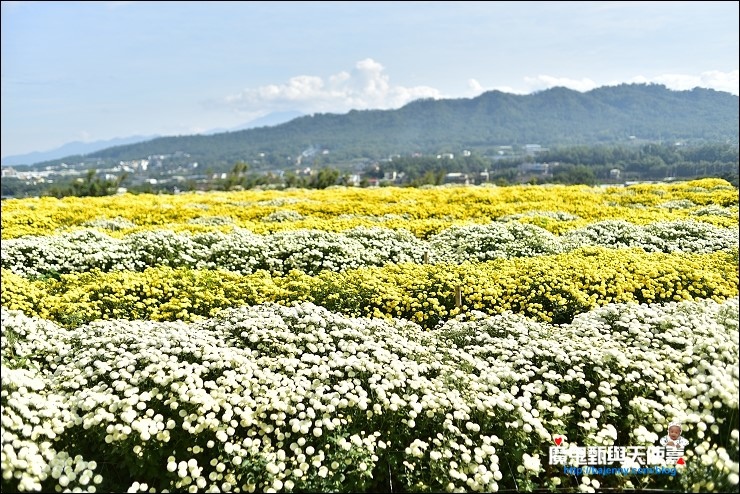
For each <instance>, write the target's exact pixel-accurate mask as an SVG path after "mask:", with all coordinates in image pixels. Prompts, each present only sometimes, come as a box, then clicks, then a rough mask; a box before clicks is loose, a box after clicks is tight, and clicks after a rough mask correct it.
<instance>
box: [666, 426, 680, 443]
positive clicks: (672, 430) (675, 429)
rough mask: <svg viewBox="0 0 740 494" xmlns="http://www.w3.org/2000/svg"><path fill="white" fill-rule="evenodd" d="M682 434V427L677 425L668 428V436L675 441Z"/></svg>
mask: <svg viewBox="0 0 740 494" xmlns="http://www.w3.org/2000/svg"><path fill="white" fill-rule="evenodd" d="M680 435H681V428H680V427H679V426H677V425H674V426H671V427H669V428H668V437H670V438H671V440H672V441H675V440H676V439H678V436H680Z"/></svg>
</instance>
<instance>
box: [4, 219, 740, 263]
mask: <svg viewBox="0 0 740 494" xmlns="http://www.w3.org/2000/svg"><path fill="white" fill-rule="evenodd" d="M739 234H740V230H738V228H719V227H715V226H713V225H710V224H707V223H701V222H696V221H687V220H682V221H673V222H658V223H652V224H649V225H635V224H633V223H629V222H627V221H621V220H620V221H617V220H614V221H602V222H597V223H593V224H591V225H589V226H587V227H584V228H577V229H574V230H570V231H568V232H566V233H564V234H562V235H559V236H558V235H554V234H552V233H550V232H549V231H547V230H545V229H544V228H541V227H539V226H536V225H531V224H523V223H519V222H517V221H511V222H507V223H502V222H491V223H488V224H470V225H459V226H453V227H450V228H448V229H446V230H443V231H442V232H440V233H438V234H436V235H433V236H431V237H430V238H429V239H428V240H422V239H419V238H417V237H415V236H414V235H413V234H412V233H411V232H409V231H407V230H392V229H389V228H382V227H372V228H371V227H356V228H351V229H349V230H345V231H343V232H341V233H337V232H325V231H321V230H304V229H298V230H286V231H281V232H276V233H273V234H267V235H257V234H254V233H252V232H250V231H248V230H244V229H240V228H237V229H235V230H234V231H233V232H231V233H221V232H207V233H197V234H194V235H188V234H185V233H176V232H173V231H169V230H159V231H148V232H138V233H132V234H130V235H126V236H124V237H123V238H121V239H117V238H113V237H111V236H109V235H106V234H104V233H101V232H99V231H97V230H74V231H72V232H68V233H64V234H61V235H51V236H39V237H23V238H18V239H10V240H5V241H4V242H3V243H2V247H1V251H2V267H3V269H8V270H10V271H12V272H14V273H16V274H21V275H23V276H37V277H38V276H48V275H50V274H51V275H58V274H67V273H74V272H85V271H90V270H93V269H96V270H100V271H104V272H108V271H124V270H129V271H143V270H144V269H146V268H151V267H157V266H169V267H173V268H179V267H186V268H196V269H227V270H230V271H234V272H236V273H239V274H251V273H254V272H255V271H258V270H266V271H269V272H271V273H273V274H287V273H289V272H290V271H292V270H300V271H303V272H305V273H308V274H317V273H319V272H321V271H324V270H330V271H344V270H347V269H353V268H359V267H365V266H383V265H386V264H400V263H422V262H427V263H432V264H438V263H461V262H465V261H487V260H491V259H502V258H503V259H511V258H516V257H533V256H539V255H546V254H556V253H561V252H570V251H573V250H576V249H579V248H581V247H584V246H599V247H608V248H616V249H618V248H640V249H643V250H645V251H646V252H666V253H670V252H687V253H705V252H715V251H720V250H724V251H728V250H732V249H736V248H737V238H738V235H739Z"/></svg>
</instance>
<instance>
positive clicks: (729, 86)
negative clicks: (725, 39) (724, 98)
mask: <svg viewBox="0 0 740 494" xmlns="http://www.w3.org/2000/svg"><path fill="white" fill-rule="evenodd" d="M633 82H655V83H658V84H663V85H665V86H666V87H667V88H669V89H674V90H678V91H685V90H689V89H694V88H695V87H703V88H709V89H715V90H717V91H725V92H728V93H732V94H735V95H737V94H738V92H739V91H738V71H737V70H733V71H731V72H720V71H718V70H711V71H708V72H702V73H701V74H699V75H698V76H693V75H686V74H663V75H659V76H657V77H653V78H652V79H650V80H648V79H647V78H645V77H636V78H635V79H634V80H633Z"/></svg>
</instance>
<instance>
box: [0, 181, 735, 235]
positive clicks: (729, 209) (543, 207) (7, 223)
mask: <svg viewBox="0 0 740 494" xmlns="http://www.w3.org/2000/svg"><path fill="white" fill-rule="evenodd" d="M671 201H684V202H683V204H685V205H688V203H689V202H690V203H691V204H694V205H695V206H692V207H681V208H677V207H663V206H664V205H665V204H670V202H671ZM687 201H688V202H687ZM737 207H738V194H737V189H736V188H734V187H732V185H730V184H729V183H728V182H727V181H725V180H721V179H706V180H696V181H693V182H686V183H676V184H671V185H665V184H663V185H658V184H656V185H632V186H629V187H609V188H603V189H602V188H595V187H585V186H562V185H557V186H548V187H545V186H528V185H522V186H514V187H478V186H455V187H434V188H424V189H414V188H397V187H387V188H386V187H383V188H370V189H358V188H356V187H335V188H331V189H329V190H305V189H303V190H285V191H269V190H268V191H258V190H250V191H242V192H209V193H207V194H202V193H183V194H177V195H149V194H141V195H131V194H124V195H121V196H109V197H87V198H78V197H65V198H63V199H55V198H51V197H42V198H28V199H9V200H4V201H3V202H2V239H3V240H7V239H12V238H19V237H22V236H27V235H34V236H40V235H47V234H49V233H50V232H55V231H69V230H73V229H77V228H80V227H84V226H94V227H96V228H100V229H103V230H106V231H110V232H111V233H113V234H115V235H126V234H129V233H132V232H135V231H146V230H152V229H160V228H165V227H166V228H168V229H172V230H175V231H189V232H203V231H231V229H232V228H233V227H241V228H245V229H247V230H250V231H252V232H254V233H258V234H266V233H273V232H276V231H282V230H286V229H288V230H293V229H315V230H324V231H333V232H338V231H342V230H347V229H350V228H354V227H358V226H366V227H374V226H383V227H386V228H391V229H394V230H398V229H406V230H408V231H410V232H412V233H413V234H414V235H415V236H417V237H419V238H424V239H425V238H428V237H429V236H431V235H434V234H437V233H440V232H441V231H442V230H444V229H446V228H449V227H450V226H455V225H458V224H466V223H484V224H485V223H489V222H491V221H499V220H500V221H508V220H511V219H517V220H518V221H520V222H523V223H533V224H536V225H537V226H541V227H543V228H546V229H547V230H548V231H550V232H551V233H556V234H560V233H564V232H565V231H567V230H570V229H573V228H581V227H584V226H587V225H589V224H591V223H594V222H598V221H606V220H624V221H629V222H631V223H635V224H640V225H643V224H649V223H654V222H657V221H679V220H686V219H690V218H694V219H698V220H700V221H702V222H705V223H710V224H713V225H715V226H719V227H724V228H728V227H733V226H734V227H737V224H738V214H737ZM276 220H277V221H276Z"/></svg>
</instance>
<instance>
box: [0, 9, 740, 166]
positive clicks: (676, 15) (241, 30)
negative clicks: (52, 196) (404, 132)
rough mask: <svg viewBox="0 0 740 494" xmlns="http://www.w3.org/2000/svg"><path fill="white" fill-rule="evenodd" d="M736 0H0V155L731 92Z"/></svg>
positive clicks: (735, 57) (733, 90)
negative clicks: (280, 115)
mask: <svg viewBox="0 0 740 494" xmlns="http://www.w3.org/2000/svg"><path fill="white" fill-rule="evenodd" d="M738 5H739V2H735V1H732V2H705V1H702V2H660V1H658V2H520V1H516V2H481V1H476V2H437V1H435V2H377V1H372V2H336V1H331V2H306V1H298V2H275V1H269V2H169V1H168V2H62V1H53V2H32V1H29V2H11V1H7V2H6V1H3V2H2V31H1V33H2V45H1V46H2V58H1V60H2V87H1V89H2V105H1V112H2V156H10V155H15V154H22V153H27V152H31V151H46V150H50V149H53V148H56V147H58V146H61V145H62V144H65V143H68V142H72V141H97V140H104V139H112V138H115V137H128V136H133V135H154V134H157V135H185V134H196V133H200V132H205V131H208V130H211V129H214V128H233V127H236V126H239V125H241V124H244V123H246V122H249V121H250V120H254V119H256V118H259V117H261V116H264V115H267V114H269V113H272V112H278V111H299V112H302V113H307V114H308V113H316V112H322V113H324V112H330V113H345V112H347V111H349V110H350V109H367V108H372V109H389V108H399V107H401V106H403V105H404V104H405V103H408V102H409V101H411V100H413V99H418V98H422V97H432V98H470V97H474V96H477V95H479V94H481V93H482V92H484V91H487V90H491V89H498V90H501V91H505V92H513V93H519V94H528V93H531V92H533V91H539V90H543V89H547V88H549V87H553V86H566V87H569V88H572V89H576V90H579V91H587V90H589V89H593V88H595V87H600V86H605V85H614V84H620V83H632V82H655V83H660V84H665V85H666V86H668V87H669V88H671V89H677V90H684V89H691V88H693V87H697V86H699V87H706V88H712V89H716V90H719V91H726V92H730V93H733V94H738V60H739V59H740V53H739V51H738V46H739V41H738V35H739V30H740V29H739V27H738V19H739V18H740V15H739V12H738Z"/></svg>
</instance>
